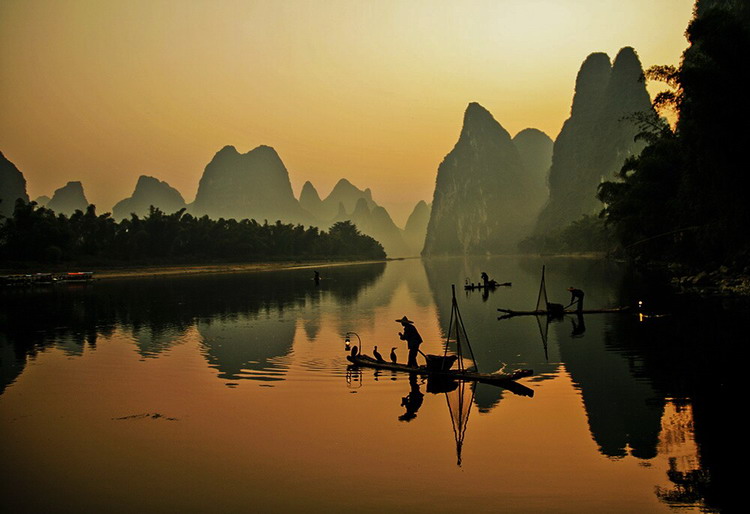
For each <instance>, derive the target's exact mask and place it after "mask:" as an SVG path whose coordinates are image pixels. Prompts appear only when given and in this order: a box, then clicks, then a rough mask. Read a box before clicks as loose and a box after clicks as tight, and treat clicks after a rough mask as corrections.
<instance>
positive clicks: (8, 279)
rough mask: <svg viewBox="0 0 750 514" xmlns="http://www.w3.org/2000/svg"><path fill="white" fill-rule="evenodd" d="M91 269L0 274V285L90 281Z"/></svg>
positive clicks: (92, 273) (92, 275) (92, 274)
mask: <svg viewBox="0 0 750 514" xmlns="http://www.w3.org/2000/svg"><path fill="white" fill-rule="evenodd" d="M93 279H94V272H93V271H72V272H69V273H28V274H16V275H3V276H0V286H37V285H51V284H57V283H59V282H76V283H79V282H90V281H91V280H93Z"/></svg>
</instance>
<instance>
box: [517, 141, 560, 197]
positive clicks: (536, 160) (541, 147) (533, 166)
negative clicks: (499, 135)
mask: <svg viewBox="0 0 750 514" xmlns="http://www.w3.org/2000/svg"><path fill="white" fill-rule="evenodd" d="M513 144H514V145H515V147H516V149H517V150H518V155H519V156H520V157H521V162H522V163H523V167H524V168H526V171H527V172H528V174H529V178H530V179H531V181H530V184H531V189H530V191H529V197H528V201H529V202H533V203H534V204H535V208H536V209H537V210H540V209H541V208H542V206H543V205H544V203H545V202H546V201H547V198H548V197H549V187H548V186H547V175H548V174H549V167H550V166H551V165H552V146H553V145H554V142H553V141H552V139H551V138H550V137H549V136H548V135H547V134H545V133H544V132H542V131H541V130H538V129H535V128H527V129H524V130H522V131H521V132H519V133H518V134H516V135H515V136H514V137H513Z"/></svg>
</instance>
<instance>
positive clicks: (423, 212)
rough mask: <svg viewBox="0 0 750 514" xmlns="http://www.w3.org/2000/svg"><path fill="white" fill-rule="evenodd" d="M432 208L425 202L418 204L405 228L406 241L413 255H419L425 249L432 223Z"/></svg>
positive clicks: (421, 201)
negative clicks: (428, 226) (429, 225)
mask: <svg viewBox="0 0 750 514" xmlns="http://www.w3.org/2000/svg"><path fill="white" fill-rule="evenodd" d="M430 209H431V206H430V205H429V204H427V202H425V201H424V200H420V201H419V202H417V205H415V206H414V210H413V211H411V214H410V215H409V218H408V219H407V220H406V226H405V227H404V239H405V241H406V244H407V245H408V246H409V248H410V249H411V250H412V254H413V255H419V253H420V252H421V251H422V248H423V247H424V240H425V236H426V235H427V224H428V223H429V222H430Z"/></svg>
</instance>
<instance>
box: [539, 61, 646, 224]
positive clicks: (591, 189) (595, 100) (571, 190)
mask: <svg viewBox="0 0 750 514" xmlns="http://www.w3.org/2000/svg"><path fill="white" fill-rule="evenodd" d="M642 76H643V69H642V67H641V63H640V60H639V59H638V56H637V54H636V53H635V50H633V49H632V48H630V47H625V48H623V49H622V50H620V52H619V53H618V54H617V57H616V58H615V61H614V63H613V65H610V61H609V57H608V56H607V55H606V54H604V53H593V54H591V55H589V56H588V57H587V58H586V60H585V61H584V62H583V64H582V65H581V69H580V70H579V72H578V76H577V78H576V86H575V94H574V96H573V104H572V107H571V111H570V117H569V118H568V119H567V120H566V121H565V123H564V124H563V127H562V130H561V131H560V134H559V135H558V136H557V139H556V140H555V144H554V147H553V153H552V166H551V167H550V172H549V190H550V196H549V200H548V202H547V204H546V205H545V207H544V209H543V210H542V212H541V213H540V215H539V219H538V221H537V225H536V229H535V231H536V233H540V234H541V233H546V232H548V231H550V230H554V229H557V228H561V227H563V226H565V225H567V224H569V223H571V222H572V221H575V220H577V219H579V218H580V217H581V216H582V215H583V214H595V213H598V211H599V210H601V208H602V204H601V203H600V202H599V201H598V200H597V198H596V191H597V188H598V186H599V184H600V183H601V182H602V180H609V179H611V178H613V175H614V174H615V173H616V172H617V171H619V169H620V168H621V167H622V165H623V163H624V161H625V159H626V158H627V157H628V156H630V155H634V154H637V153H639V152H640V150H641V149H642V147H643V143H637V142H635V141H634V136H635V134H636V133H637V132H638V129H637V126H636V125H635V123H634V122H633V121H632V120H630V119H628V118H627V116H629V115H632V114H634V113H637V112H649V111H651V109H652V108H651V101H650V98H649V95H648V92H647V91H646V84H645V82H644V81H643V80H642Z"/></svg>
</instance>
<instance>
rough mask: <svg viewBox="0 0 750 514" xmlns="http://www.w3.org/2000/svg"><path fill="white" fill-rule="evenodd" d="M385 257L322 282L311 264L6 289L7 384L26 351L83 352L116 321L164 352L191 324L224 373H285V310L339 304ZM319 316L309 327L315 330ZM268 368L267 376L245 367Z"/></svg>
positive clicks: (148, 353)
mask: <svg viewBox="0 0 750 514" xmlns="http://www.w3.org/2000/svg"><path fill="white" fill-rule="evenodd" d="M385 266H386V265H385V263H375V264H363V265H353V266H346V267H340V268H329V269H328V271H326V272H325V274H323V273H321V275H323V278H324V280H321V281H320V283H319V284H316V283H315V281H314V279H312V278H311V277H310V272H309V271H308V270H296V271H284V272H264V273H247V274H225V275H200V276H184V277H171V278H165V277H159V278H134V279H129V280H106V281H98V282H95V283H91V284H86V285H79V284H75V285H67V284H59V285H56V286H54V287H45V288H4V289H2V290H0V316H2V318H1V321H2V323H0V354H1V355H2V357H3V358H2V360H0V393H2V391H3V390H4V389H5V387H7V385H9V384H11V383H12V382H13V381H14V380H15V379H16V378H17V377H18V376H19V375H20V373H21V372H22V371H23V369H24V367H25V364H26V362H27V359H28V358H30V357H33V356H34V355H35V354H36V353H37V352H40V351H45V350H46V349H47V348H50V347H55V348H58V349H60V350H62V351H63V352H64V353H65V354H66V355H69V356H72V357H80V356H82V355H83V354H84V352H85V350H86V348H89V349H94V348H95V347H96V344H97V339H98V338H101V337H105V338H107V337H111V336H112V334H113V333H114V332H115V330H122V331H125V332H126V333H129V334H130V335H131V337H132V339H133V341H134V343H135V346H136V351H137V352H138V353H139V354H140V356H141V357H143V358H145V359H149V358H157V357H158V356H159V355H161V354H163V353H164V352H167V351H169V349H170V348H172V347H173V346H174V345H176V344H178V343H179V342H180V341H182V340H183V337H184V335H185V334H186V333H187V331H188V330H189V329H191V328H192V327H197V329H198V332H199V334H200V335H201V336H202V337H203V349H204V354H205V356H206V359H207V361H208V362H209V365H210V366H212V367H214V368H216V369H217V370H218V371H219V372H220V373H219V375H220V378H222V379H232V380H234V379H237V378H265V379H273V378H278V365H276V364H274V363H273V362H272V361H273V360H274V359H275V358H278V357H282V356H284V355H287V354H288V353H289V350H290V349H291V347H292V343H293V338H294V327H295V323H296V318H295V317H294V315H287V314H285V313H286V312H287V311H288V310H292V311H295V312H296V310H299V309H297V308H299V307H306V306H312V308H313V310H312V312H313V313H314V307H315V306H317V305H319V304H320V303H321V302H322V301H325V300H327V299H330V300H331V301H332V302H333V303H334V304H335V305H337V306H339V307H340V308H345V306H347V305H351V304H352V303H354V302H356V301H357V300H358V298H359V296H360V294H361V292H362V291H363V290H364V289H366V288H367V287H369V286H371V285H372V284H373V283H375V282H377V281H378V279H379V278H380V277H381V276H382V275H383V272H384V270H385ZM316 323H317V321H316V320H315V319H308V322H307V324H306V325H307V330H308V331H309V332H310V333H312V334H313V335H314V334H315V330H316V329H315V324H316ZM245 369H248V370H251V371H258V370H268V371H269V373H268V375H266V376H265V377H259V375H257V374H252V373H250V374H245V373H243V370H245Z"/></svg>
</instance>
